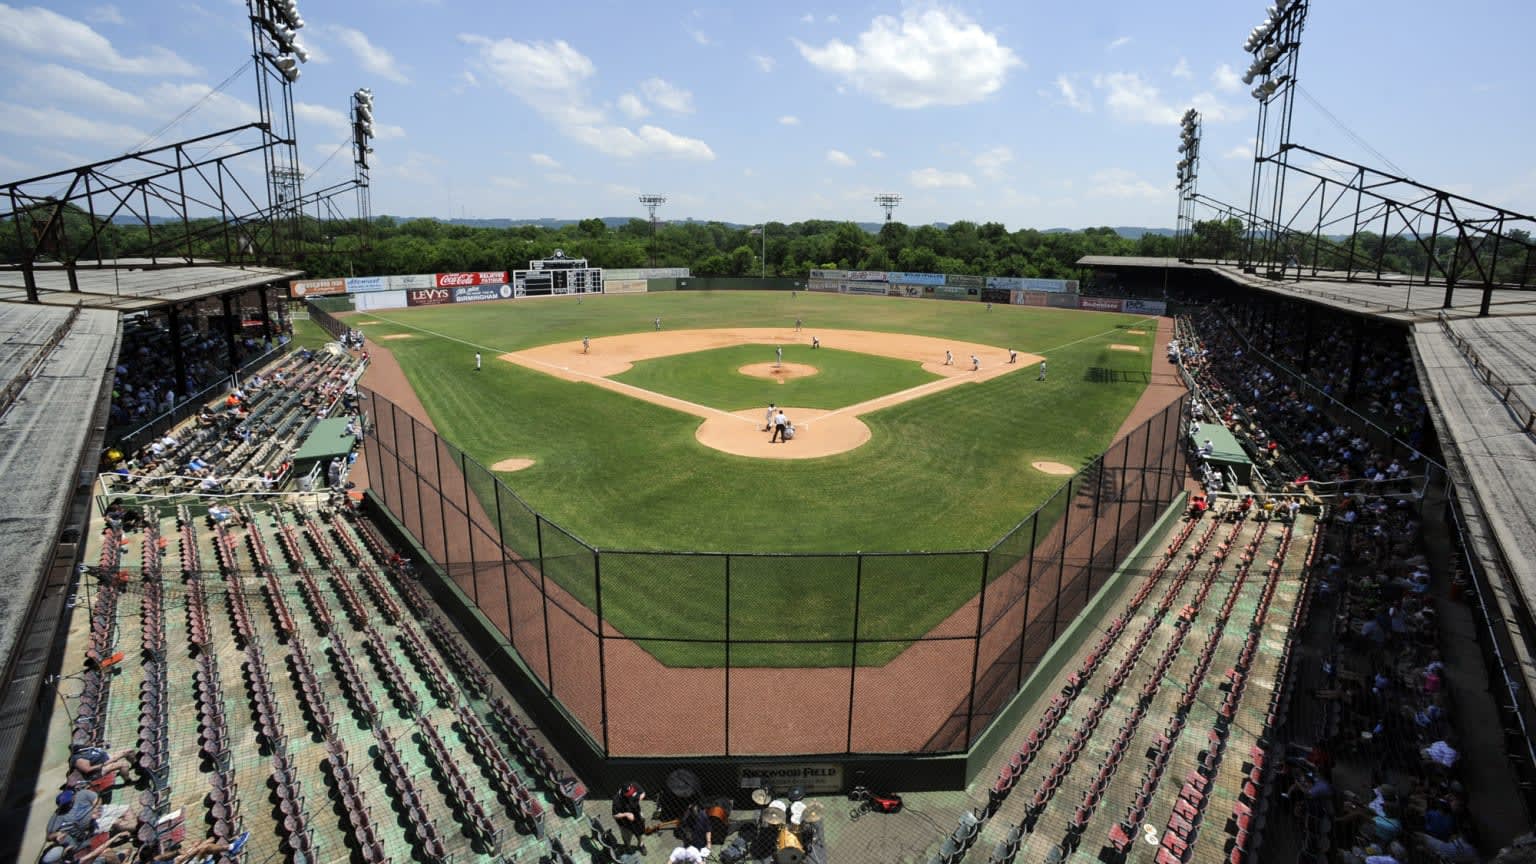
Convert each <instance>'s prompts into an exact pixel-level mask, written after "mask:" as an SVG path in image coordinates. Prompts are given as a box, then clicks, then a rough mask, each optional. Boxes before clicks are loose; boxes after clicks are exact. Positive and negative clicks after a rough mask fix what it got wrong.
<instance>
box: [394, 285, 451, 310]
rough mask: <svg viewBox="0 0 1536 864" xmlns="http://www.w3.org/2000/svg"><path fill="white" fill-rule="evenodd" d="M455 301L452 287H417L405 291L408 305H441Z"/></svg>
mask: <svg viewBox="0 0 1536 864" xmlns="http://www.w3.org/2000/svg"><path fill="white" fill-rule="evenodd" d="M452 302H453V289H452V288H417V289H416V290H415V291H407V292H405V305H407V306H439V305H442V304H444V303H452Z"/></svg>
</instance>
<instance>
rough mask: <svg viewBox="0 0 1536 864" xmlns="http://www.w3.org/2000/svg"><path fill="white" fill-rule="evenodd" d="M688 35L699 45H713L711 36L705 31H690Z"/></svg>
mask: <svg viewBox="0 0 1536 864" xmlns="http://www.w3.org/2000/svg"><path fill="white" fill-rule="evenodd" d="M688 35H689V36H692V37H693V41H695V42H697V43H699V44H700V45H710V44H713V43H712V40H710V38H709V34H708V33H705V32H704V31H703V30H689V31H688Z"/></svg>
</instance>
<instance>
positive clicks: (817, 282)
mask: <svg viewBox="0 0 1536 864" xmlns="http://www.w3.org/2000/svg"><path fill="white" fill-rule="evenodd" d="M811 272H812V273H816V272H823V273H825V272H827V271H825V270H823V271H816V270H812V271H811ZM805 290H807V291H822V292H825V293H828V294H837V293H839V292H841V291H842V290H843V283H842V282H841V281H840V280H837V279H820V278H817V277H815V276H812V277H811V278H810V279H807V280H805Z"/></svg>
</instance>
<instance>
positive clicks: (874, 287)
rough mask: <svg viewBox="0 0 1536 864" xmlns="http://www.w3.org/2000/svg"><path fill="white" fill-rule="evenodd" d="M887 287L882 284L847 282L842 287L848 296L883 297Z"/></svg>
mask: <svg viewBox="0 0 1536 864" xmlns="http://www.w3.org/2000/svg"><path fill="white" fill-rule="evenodd" d="M888 287H889V286H888V285H886V284H885V283H884V282H849V283H847V284H845V285H844V286H843V290H844V291H845V292H847V293H849V294H879V295H882V296H884V294H885V289H886V288H888Z"/></svg>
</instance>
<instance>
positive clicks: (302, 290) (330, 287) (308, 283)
mask: <svg viewBox="0 0 1536 864" xmlns="http://www.w3.org/2000/svg"><path fill="white" fill-rule="evenodd" d="M346 291H347V280H345V279H295V280H293V281H292V282H289V283H288V296H290V297H318V296H320V295H322V294H345V293H346Z"/></svg>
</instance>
